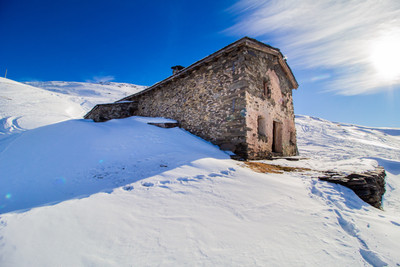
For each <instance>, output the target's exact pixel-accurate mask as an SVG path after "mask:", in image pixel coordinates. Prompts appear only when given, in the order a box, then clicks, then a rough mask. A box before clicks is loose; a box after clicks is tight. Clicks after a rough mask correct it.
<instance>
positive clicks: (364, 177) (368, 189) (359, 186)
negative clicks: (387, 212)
mask: <svg viewBox="0 0 400 267" xmlns="http://www.w3.org/2000/svg"><path fill="white" fill-rule="evenodd" d="M385 177H386V172H385V169H384V168H383V167H381V166H378V167H377V168H376V169H375V170H373V171H368V172H364V173H352V174H350V175H346V174H343V173H337V172H325V176H323V177H319V179H320V180H323V181H328V182H331V183H335V184H340V185H344V186H346V187H348V188H350V189H351V190H353V191H354V193H356V194H357V196H359V197H360V198H361V199H362V200H364V201H365V202H367V203H368V204H370V205H372V206H374V207H376V208H381V207H382V196H383V194H384V193H385Z"/></svg>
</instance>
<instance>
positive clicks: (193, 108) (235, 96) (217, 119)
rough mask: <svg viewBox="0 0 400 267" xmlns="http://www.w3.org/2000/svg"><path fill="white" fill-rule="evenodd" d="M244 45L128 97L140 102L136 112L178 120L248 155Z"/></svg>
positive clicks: (184, 125) (209, 138)
mask: <svg viewBox="0 0 400 267" xmlns="http://www.w3.org/2000/svg"><path fill="white" fill-rule="evenodd" d="M244 49H245V48H244V47H237V48H235V49H234V50H233V51H230V52H227V53H225V54H223V55H221V56H219V57H216V58H214V59H213V60H212V61H211V62H208V63H205V64H201V65H199V66H198V67H196V68H194V69H193V70H192V71H188V72H187V73H182V75H179V74H177V76H179V78H177V79H172V80H170V81H168V82H166V83H162V84H160V85H159V86H157V87H156V88H153V89H152V90H149V91H147V92H144V93H142V94H139V95H136V96H132V97H131V98H126V100H131V101H137V102H138V110H137V112H136V114H135V115H140V116H163V117H166V118H171V119H174V120H177V121H179V122H180V125H181V127H182V128H184V129H186V130H188V131H189V132H191V133H193V134H195V135H197V136H199V137H201V138H204V139H206V140H209V141H211V142H212V143H214V144H217V145H219V146H220V147H221V149H225V150H231V151H233V152H235V153H237V154H239V155H241V156H244V157H246V156H247V145H246V134H247V132H246V126H245V117H246V97H245V96H246V88H247V87H248V80H247V79H246V78H245V74H246V73H245V66H246V65H245V62H244V61H245V57H244V53H243V50H244Z"/></svg>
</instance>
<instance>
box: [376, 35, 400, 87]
mask: <svg viewBox="0 0 400 267" xmlns="http://www.w3.org/2000/svg"><path fill="white" fill-rule="evenodd" d="M370 61H371V63H372V65H373V67H374V69H375V71H376V74H377V76H378V77H379V78H380V79H382V80H384V81H387V82H392V81H395V80H398V79H400V34H390V35H389V34H387V35H384V36H381V37H379V38H377V39H376V40H375V41H372V42H371V54H370Z"/></svg>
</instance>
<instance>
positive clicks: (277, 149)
mask: <svg viewBox="0 0 400 267" xmlns="http://www.w3.org/2000/svg"><path fill="white" fill-rule="evenodd" d="M282 128H283V127H282V123H281V122H278V121H274V124H273V139H272V152H274V153H280V154H282V152H283V149H282Z"/></svg>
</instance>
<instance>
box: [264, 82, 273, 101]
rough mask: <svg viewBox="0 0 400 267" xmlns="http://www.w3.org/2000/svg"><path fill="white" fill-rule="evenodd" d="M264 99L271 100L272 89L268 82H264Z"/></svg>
mask: <svg viewBox="0 0 400 267" xmlns="http://www.w3.org/2000/svg"><path fill="white" fill-rule="evenodd" d="M264 97H266V98H271V87H270V86H269V83H268V82H266V81H265V82H264Z"/></svg>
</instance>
